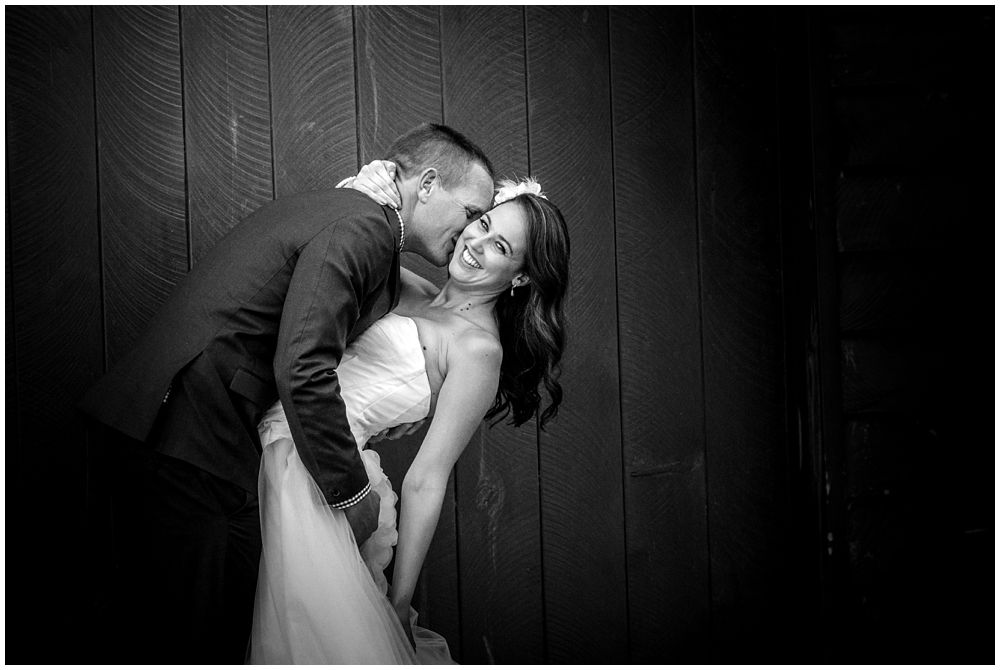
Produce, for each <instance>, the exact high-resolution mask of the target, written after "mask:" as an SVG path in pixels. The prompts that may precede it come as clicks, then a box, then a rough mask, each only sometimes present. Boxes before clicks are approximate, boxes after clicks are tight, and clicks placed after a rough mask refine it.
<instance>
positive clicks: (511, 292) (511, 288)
mask: <svg viewBox="0 0 1000 670" xmlns="http://www.w3.org/2000/svg"><path fill="white" fill-rule="evenodd" d="M510 297H511V298H513V297H514V282H511V283H510Z"/></svg>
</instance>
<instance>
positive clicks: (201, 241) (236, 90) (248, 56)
mask: <svg viewBox="0 0 1000 670" xmlns="http://www.w3.org/2000/svg"><path fill="white" fill-rule="evenodd" d="M181 26H182V31H181V33H182V35H183V39H184V43H183V51H184V130H185V142H186V151H187V166H188V221H189V225H190V226H191V257H192V260H193V262H197V259H198V258H199V257H200V256H202V255H203V254H204V253H205V252H206V251H208V250H209V249H210V248H211V247H212V246H213V245H214V244H215V243H216V242H217V241H218V240H219V238H220V237H222V236H223V235H224V234H225V233H226V232H227V231H228V230H229V229H230V228H232V227H233V225H234V224H236V223H237V222H238V221H239V220H240V219H242V218H243V217H244V216H246V215H247V214H249V213H250V212H252V211H253V210H255V209H257V208H258V207H259V206H260V205H262V204H264V203H265V202H267V201H268V200H270V199H271V198H272V197H273V195H274V194H273V182H272V174H271V111H270V94H269V91H268V63H267V16H266V9H265V8H263V7H208V6H195V5H192V6H188V7H183V8H182V9H181Z"/></svg>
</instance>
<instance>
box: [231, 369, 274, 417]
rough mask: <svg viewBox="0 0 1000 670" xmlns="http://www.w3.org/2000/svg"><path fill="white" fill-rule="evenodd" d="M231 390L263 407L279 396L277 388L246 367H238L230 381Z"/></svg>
mask: <svg viewBox="0 0 1000 670" xmlns="http://www.w3.org/2000/svg"><path fill="white" fill-rule="evenodd" d="M229 390H230V391H232V392H234V393H238V394H239V395H241V396H243V397H244V398H246V399H247V400H249V401H250V402H252V403H253V404H254V405H255V406H256V407H259V408H262V409H263V408H266V407H268V406H269V405H271V403H273V402H274V401H275V400H276V399H277V397H278V393H277V389H275V388H274V386H273V385H272V384H268V383H267V382H266V381H264V380H263V379H261V378H260V377H258V376H257V375H255V374H253V373H252V372H250V371H249V370H247V369H246V368H237V369H236V374H234V375H233V380H232V381H231V382H229Z"/></svg>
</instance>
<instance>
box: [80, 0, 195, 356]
mask: <svg viewBox="0 0 1000 670" xmlns="http://www.w3.org/2000/svg"><path fill="white" fill-rule="evenodd" d="M179 33H180V31H179V18H178V13H177V9H176V8H173V7H154V6H142V7H109V6H105V7H97V8H95V9H94V40H95V54H96V56H95V71H96V73H97V75H96V80H97V124H98V125H97V132H98V139H99V142H100V152H99V159H100V161H99V170H100V188H101V203H100V206H101V221H102V236H103V240H104V247H103V248H104V288H105V314H106V327H107V350H108V359H109V363H111V362H113V361H114V360H115V359H116V358H118V357H119V356H120V355H122V354H123V353H124V352H125V351H126V350H127V349H128V347H129V346H130V345H131V344H132V343H133V342H134V341H135V339H136V337H137V336H138V335H139V334H140V333H141V331H142V329H143V327H144V326H145V324H146V323H147V321H148V320H149V318H150V317H151V316H152V315H153V313H154V312H155V311H156V309H157V308H158V307H159V306H160V305H161V304H162V303H163V301H164V300H165V299H166V297H167V294H168V293H169V291H170V289H171V288H172V287H173V285H174V284H175V283H176V282H177V280H178V279H180V277H181V276H182V275H184V274H185V273H186V272H187V271H188V269H189V262H188V230H187V224H186V211H185V210H186V194H185V174H184V132H183V118H182V99H181V63H180V60H181V56H180V34H179Z"/></svg>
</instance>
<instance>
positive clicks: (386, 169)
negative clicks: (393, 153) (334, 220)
mask: <svg viewBox="0 0 1000 670" xmlns="http://www.w3.org/2000/svg"><path fill="white" fill-rule="evenodd" d="M395 178H396V164H395V163H393V162H392V161H380V160H375V161H372V162H371V163H369V164H368V165H366V166H364V167H363V168H361V172H359V173H358V176H357V177H354V178H353V179H352V180H351V181H350V182H349V183H348V184H347V186H348V187H349V188H353V189H354V190H355V191H361V192H362V193H364V194H365V195H367V196H368V197H369V198H371V199H372V200H374V201H375V202H377V203H378V204H380V205H389V206H390V207H395V208H396V209H399V208H400V206H401V202H402V200H401V199H400V196H399V189H397V188H396V182H395V181H394V180H395Z"/></svg>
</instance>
